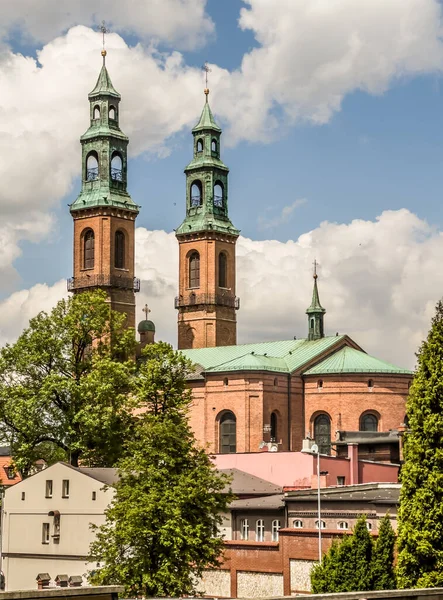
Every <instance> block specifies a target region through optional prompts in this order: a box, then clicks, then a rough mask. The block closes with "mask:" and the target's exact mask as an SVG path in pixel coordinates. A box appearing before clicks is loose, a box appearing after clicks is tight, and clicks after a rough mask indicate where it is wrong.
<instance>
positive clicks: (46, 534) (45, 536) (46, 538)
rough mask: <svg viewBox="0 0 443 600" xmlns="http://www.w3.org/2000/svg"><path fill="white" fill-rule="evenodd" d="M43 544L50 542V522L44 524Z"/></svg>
mask: <svg viewBox="0 0 443 600" xmlns="http://www.w3.org/2000/svg"><path fill="white" fill-rule="evenodd" d="M42 544H49V523H43V524H42Z"/></svg>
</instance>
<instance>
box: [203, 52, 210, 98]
mask: <svg viewBox="0 0 443 600" xmlns="http://www.w3.org/2000/svg"><path fill="white" fill-rule="evenodd" d="M202 69H203V71H204V72H205V83H206V87H205V94H206V99H207V98H208V94H209V88H208V73H211V69H210V68H209V65H208V61H206V62H205V64H204V65H203V66H202Z"/></svg>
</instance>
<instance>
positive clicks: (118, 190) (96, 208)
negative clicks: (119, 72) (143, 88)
mask: <svg viewBox="0 0 443 600" xmlns="http://www.w3.org/2000/svg"><path fill="white" fill-rule="evenodd" d="M102 56H103V66H102V69H101V71H100V75H99V77H98V80H97V84H96V86H95V88H94V89H93V90H92V92H91V93H90V94H89V105H90V126H89V129H88V130H87V131H86V133H85V134H84V135H82V137H81V138H80V142H81V145H82V188H81V192H80V194H79V196H78V198H77V199H76V200H75V202H74V203H73V204H71V207H70V211H71V215H72V218H73V219H74V276H73V277H72V278H71V279H70V280H69V281H68V290H69V291H73V292H74V293H79V292H82V291H85V290H92V289H97V288H100V289H104V290H105V291H106V292H107V294H108V298H109V303H110V305H111V308H112V309H114V310H118V311H120V312H124V313H126V315H127V320H126V325H127V326H128V327H135V295H134V292H138V291H139V289H140V281H139V280H138V279H136V278H134V228H135V218H136V217H137V215H138V209H139V207H138V206H137V205H136V204H135V203H134V202H133V201H132V199H131V197H130V195H129V194H128V192H127V190H126V185H127V174H128V160H127V147H128V138H127V137H126V135H125V134H124V133H123V132H122V130H121V129H120V126H119V120H120V112H119V110H120V108H119V105H120V98H121V97H120V94H119V93H118V92H117V91H116V90H115V89H114V86H113V85H112V82H111V78H110V77H109V73H108V71H107V69H106V64H105V59H106V50H103V51H102Z"/></svg>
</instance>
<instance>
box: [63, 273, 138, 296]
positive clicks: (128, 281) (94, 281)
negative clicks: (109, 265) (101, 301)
mask: <svg viewBox="0 0 443 600" xmlns="http://www.w3.org/2000/svg"><path fill="white" fill-rule="evenodd" d="M67 283H68V286H67V287H68V292H73V291H74V290H81V289H85V288H91V287H116V288H120V289H125V290H132V291H133V292H139V291H140V279H138V277H119V276H118V275H89V276H88V275H82V276H80V277H71V278H70V279H68V282H67Z"/></svg>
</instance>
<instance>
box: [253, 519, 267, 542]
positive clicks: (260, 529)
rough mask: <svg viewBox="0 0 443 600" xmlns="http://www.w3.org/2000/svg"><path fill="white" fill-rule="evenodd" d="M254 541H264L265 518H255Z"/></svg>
mask: <svg viewBox="0 0 443 600" xmlns="http://www.w3.org/2000/svg"><path fill="white" fill-rule="evenodd" d="M255 541H256V542H264V541H265V520H264V519H257V520H256V521H255Z"/></svg>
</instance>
